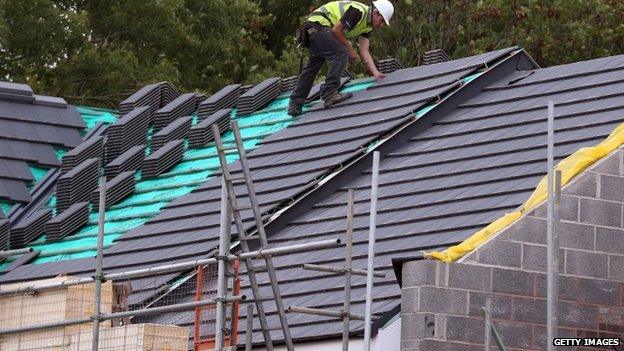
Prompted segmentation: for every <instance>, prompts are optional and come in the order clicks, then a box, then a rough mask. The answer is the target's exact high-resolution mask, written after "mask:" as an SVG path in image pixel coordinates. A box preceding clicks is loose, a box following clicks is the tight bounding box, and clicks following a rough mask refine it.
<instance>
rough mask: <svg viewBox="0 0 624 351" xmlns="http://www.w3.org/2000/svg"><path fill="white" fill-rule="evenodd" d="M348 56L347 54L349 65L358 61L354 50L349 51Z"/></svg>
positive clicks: (358, 57)
mask: <svg viewBox="0 0 624 351" xmlns="http://www.w3.org/2000/svg"><path fill="white" fill-rule="evenodd" d="M348 54H349V62H351V63H356V62H358V60H359V59H360V56H358V54H357V52H355V50H353V49H351V50H349V51H348Z"/></svg>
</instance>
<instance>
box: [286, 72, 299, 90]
mask: <svg viewBox="0 0 624 351" xmlns="http://www.w3.org/2000/svg"><path fill="white" fill-rule="evenodd" d="M298 79H299V76H292V77H288V78H284V79H283V80H282V92H284V91H290V90H294V89H295V87H296V86H297V80H298Z"/></svg>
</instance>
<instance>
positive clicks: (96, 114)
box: [76, 106, 117, 130]
mask: <svg viewBox="0 0 624 351" xmlns="http://www.w3.org/2000/svg"><path fill="white" fill-rule="evenodd" d="M76 109H77V110H78V112H79V113H80V115H81V116H82V119H83V121H84V122H85V125H86V129H87V130H89V129H91V128H93V127H94V126H95V125H96V124H98V123H99V122H102V123H106V124H113V123H115V121H116V120H117V114H116V111H113V110H107V109H103V108H96V107H87V106H76Z"/></svg>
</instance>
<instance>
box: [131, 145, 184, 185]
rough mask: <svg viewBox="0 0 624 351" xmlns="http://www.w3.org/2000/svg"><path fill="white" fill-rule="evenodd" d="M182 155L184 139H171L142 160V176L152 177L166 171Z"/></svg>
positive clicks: (178, 160) (179, 159)
mask: <svg viewBox="0 0 624 351" xmlns="http://www.w3.org/2000/svg"><path fill="white" fill-rule="evenodd" d="M183 156H184V140H173V141H170V142H168V143H167V144H165V145H164V146H163V147H161V148H160V149H158V151H156V152H154V153H152V154H151V155H149V156H148V157H146V158H145V160H144V161H143V168H142V174H141V177H142V178H154V177H157V176H159V175H160V174H162V173H164V172H166V171H167V170H169V169H170V168H171V167H173V166H175V164H176V163H178V162H180V161H181V160H182V157H183Z"/></svg>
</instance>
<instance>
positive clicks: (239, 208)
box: [233, 206, 253, 211]
mask: <svg viewBox="0 0 624 351" xmlns="http://www.w3.org/2000/svg"><path fill="white" fill-rule="evenodd" d="M252 208H253V207H252V206H240V207H236V208H233V210H234V211H242V210H251V209H252Z"/></svg>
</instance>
